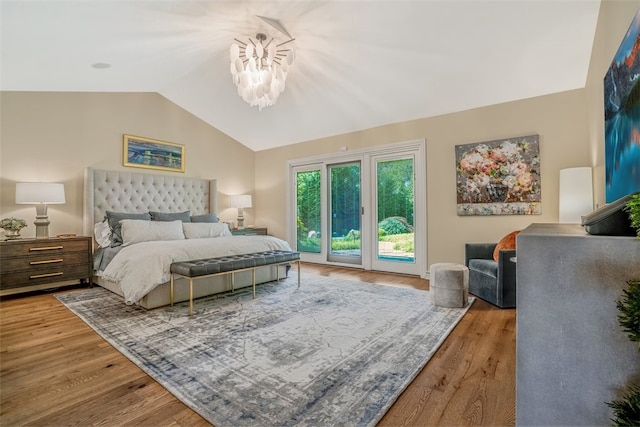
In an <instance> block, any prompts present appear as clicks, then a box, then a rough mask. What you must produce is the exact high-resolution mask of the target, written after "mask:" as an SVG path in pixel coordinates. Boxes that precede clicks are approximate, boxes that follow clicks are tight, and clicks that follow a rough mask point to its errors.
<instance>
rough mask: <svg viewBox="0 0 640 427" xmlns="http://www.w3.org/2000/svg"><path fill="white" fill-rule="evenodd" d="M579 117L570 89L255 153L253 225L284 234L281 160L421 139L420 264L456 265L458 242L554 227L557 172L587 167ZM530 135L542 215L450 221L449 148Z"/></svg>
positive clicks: (582, 114) (580, 107)
mask: <svg viewBox="0 0 640 427" xmlns="http://www.w3.org/2000/svg"><path fill="white" fill-rule="evenodd" d="M586 117H587V116H586V109H585V91H584V90H576V91H570V92H564V93H561V94H555V95H549V96H544V97H538V98H533V99H528V100H524V101H518V102H511V103H506V104H501V105H495V106H491V107H485V108H479V109H475V110H470V111H465V112H461V113H456V114H448V115H445V116H440V117H433V118H426V119H421V120H414V121H410V122H404V123H397V124H393V125H389V126H384V127H380V128H375V129H368V130H366V131H362V132H354V133H350V134H346V135H339V136H335V137H331V138H325V139H321V140H316V141H310V142H306V143H302V144H297V145H295V146H293V147H285V148H278V149H273V150H265V151H261V152H260V155H259V156H257V157H256V194H257V201H256V205H257V206H259V207H260V209H259V212H258V222H259V223H260V224H262V225H266V226H268V227H269V229H270V230H272V231H273V232H274V233H276V234H278V235H284V234H285V223H284V221H282V219H283V218H284V216H285V211H284V201H285V192H284V185H285V178H286V167H285V164H286V161H287V160H288V159H292V158H296V157H306V156H311V155H316V154H325V153H332V152H338V151H339V150H340V147H343V146H346V147H348V148H349V149H356V148H363V147H371V146H376V145H382V144H389V143H394V142H402V141H409V140H415V139H425V140H426V145H427V150H426V157H427V158H426V164H427V207H426V209H427V222H428V225H427V227H428V230H427V252H428V260H427V265H430V264H432V263H435V262H445V261H449V262H462V261H463V258H464V243H465V242H495V241H498V240H499V239H500V238H501V237H502V236H503V235H505V234H507V233H508V232H510V231H512V230H515V229H522V228H524V227H526V226H528V225H529V224H530V223H532V222H557V220H558V188H557V175H558V171H559V170H560V169H562V168H565V167H572V166H584V165H588V164H589V162H590V160H589V155H588V152H587V150H586V141H587V121H586ZM534 133H537V134H539V135H540V157H541V159H540V162H541V178H542V215H535V216H512V215H509V216H471V217H470V216H466V217H460V216H457V215H456V188H455V179H456V171H455V151H454V150H455V148H454V147H455V145H457V144H467V143H473V142H481V141H490V140H495V139H501V138H508V137H513V136H522V135H530V134H534ZM422 208H423V209H424V208H425V207H424V206H423V207H422ZM418 209H420V207H418Z"/></svg>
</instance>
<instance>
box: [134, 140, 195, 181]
mask: <svg viewBox="0 0 640 427" xmlns="http://www.w3.org/2000/svg"><path fill="white" fill-rule="evenodd" d="M123 144H124V145H123V160H122V162H123V165H124V166H130V167H134V168H146V169H159V170H164V171H171V172H184V157H185V146H184V145H180V144H174V143H172V142H165V141H158V140H156V139H150V138H143V137H141V136H133V135H124V137H123Z"/></svg>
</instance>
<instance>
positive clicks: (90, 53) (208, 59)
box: [0, 0, 600, 151]
mask: <svg viewBox="0 0 640 427" xmlns="http://www.w3.org/2000/svg"><path fill="white" fill-rule="evenodd" d="M0 7H1V9H0V14H1V15H0V19H1V22H0V23H1V30H0V31H1V33H0V37H1V61H2V62H1V64H0V65H1V74H0V88H1V89H2V90H8V91H91V92H113V91H115V92H158V93H159V94H161V95H163V96H164V97H166V98H168V99H169V100H171V101H172V102H174V103H175V104H177V105H179V106H180V107H182V108H184V109H186V110H187V111H189V112H191V113H192V114H194V115H196V116H197V117H199V118H201V119H202V120H204V121H206V122H208V123H209V124H211V125H212V126H214V127H215V128H217V129H219V130H221V131H223V132H225V133H226V134H228V135H229V136H231V137H232V138H234V139H236V140H237V141H239V142H240V143H242V144H244V145H246V146H247V147H249V148H251V149H252V150H255V151H260V150H265V149H269V148H273V147H278V146H284V145H288V144H294V143H297V142H302V141H307V140H312V139H317V138H321V137H326V136H331V135H337V134H342V133H346V132H351V131H356V130H361V129H367V128H371V127H375V126H380V125H385V124H390V123H396V122H401V121H406V120H412V119H416V118H423V117H431V116H436V115H441V114H447V113H451V112H456V111H463V110H468V109H471V108H476V107H481V106H486V105H492V104H497V103H501V102H507V101H512V100H518V99H524V98H529V97H534V96H539V95H545V94H550V93H555V92H561V91H566V90H572V89H576V88H582V87H584V85H585V82H586V78H587V70H588V67H589V60H590V55H591V48H592V44H593V39H594V34H595V29H596V23H597V18H598V11H599V7H600V1H596V0H575V1H571V0H562V1H551V0H548V1H546V0H497V1H488V0H486V1H485V0H424V1H420V0H414V1H398V0H393V1H376V0H352V1H341V0H334V1H242V0H238V1H191V0H156V1H150V0H149V1H146V0H138V1H126V0H72V1H60V0H47V1H24V0H21V1H12V0H2V2H1V3H0ZM257 15H260V16H267V17H271V18H275V19H278V20H279V21H280V22H281V23H282V24H283V25H284V26H285V27H286V29H287V30H288V32H289V33H290V34H291V35H292V36H293V37H294V38H295V42H294V43H293V47H294V49H295V51H296V60H295V62H294V64H293V66H292V69H291V71H290V72H289V76H288V79H287V85H286V89H285V91H284V92H283V93H282V95H281V96H280V99H279V100H278V103H277V104H276V105H274V106H271V107H267V108H265V109H263V110H262V111H258V108H257V107H250V106H249V105H248V104H247V103H245V102H244V101H243V100H242V99H241V98H240V97H239V96H238V94H237V93H236V88H235V86H234V85H233V83H232V80H231V74H230V71H229V46H230V44H231V43H232V42H233V39H234V38H247V37H253V36H255V34H256V33H257V32H265V33H266V34H268V35H270V36H275V37H277V36H278V33H277V32H276V31H275V30H274V28H273V27H271V26H269V25H267V24H266V23H265V22H264V21H263V20H261V19H259V18H257ZM95 63H107V64H110V67H109V68H105V69H97V68H94V67H93V66H92V64H95Z"/></svg>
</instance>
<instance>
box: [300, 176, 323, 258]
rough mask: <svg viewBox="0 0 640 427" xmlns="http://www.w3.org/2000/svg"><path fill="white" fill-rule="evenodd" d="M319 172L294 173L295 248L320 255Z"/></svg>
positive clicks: (320, 212) (320, 211)
mask: <svg viewBox="0 0 640 427" xmlns="http://www.w3.org/2000/svg"><path fill="white" fill-rule="evenodd" d="M320 185H321V176H320V170H319V169H315V170H307V171H300V172H296V247H297V250H298V251H299V252H310V253H320V252H321V249H322V245H321V240H320V234H321V233H320V230H321V225H322V223H321V221H322V210H321V206H322V205H321V192H320V188H321V187H320Z"/></svg>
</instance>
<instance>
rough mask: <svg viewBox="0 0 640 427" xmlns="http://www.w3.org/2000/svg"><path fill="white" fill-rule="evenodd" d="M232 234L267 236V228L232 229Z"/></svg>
mask: <svg viewBox="0 0 640 427" xmlns="http://www.w3.org/2000/svg"><path fill="white" fill-rule="evenodd" d="M231 234H233V235H234V236H266V235H267V234H268V233H267V229H266V227H265V228H243V229H241V230H231Z"/></svg>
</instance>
